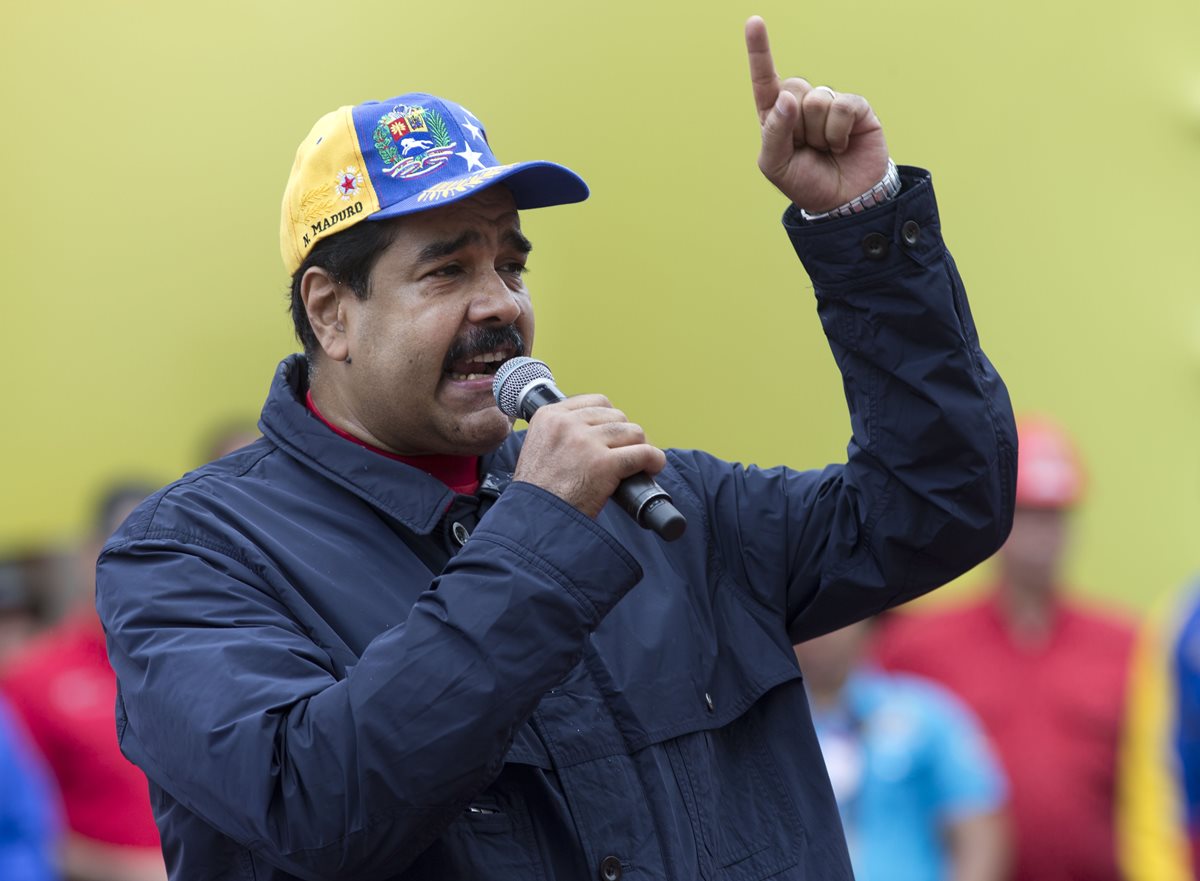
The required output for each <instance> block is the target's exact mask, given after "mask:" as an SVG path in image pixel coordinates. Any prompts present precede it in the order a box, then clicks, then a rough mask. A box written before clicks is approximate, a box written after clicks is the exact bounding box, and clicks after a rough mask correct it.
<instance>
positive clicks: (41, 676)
mask: <svg viewBox="0 0 1200 881" xmlns="http://www.w3.org/2000/svg"><path fill="white" fill-rule="evenodd" d="M1019 435H1020V452H1019V460H1018V474H1017V484H1016V486H1017V489H1016V493H1017V497H1016V503H1017V505H1016V517H1015V520H1014V524H1013V530H1012V534H1011V536H1010V538H1009V540H1008V542H1007V543H1006V544H1005V546H1004V547H1003V548H1002V549H1001V551H1000V552H999V554H998V555H997V557H996V559H995V560H994V561H993V562H992V563H991V564H990V569H989V572H990V576H991V579H990V582H989V584H988V585H987V586H986V588H984V589H983V590H975V591H968V593H969V598H968V599H965V600H964V599H959V598H950V599H948V600H947V599H939V600H935V601H934V602H923V603H921V604H919V608H916V609H912V610H909V609H902V610H900V611H899V612H892V613H888V614H887V615H885V616H882V617H880V618H876V619H872V620H869V621H864V622H860V623H858V624H855V625H852V626H850V627H848V628H845V629H843V630H840V631H837V632H835V633H831V634H828V635H826V636H823V637H820V638H818V639H814V640H811V641H809V642H806V643H803V644H801V645H798V646H796V658H797V661H798V663H799V665H800V667H801V670H802V671H803V673H804V676H805V682H806V684H807V687H808V693H809V700H810V705H811V710H812V714H813V719H814V722H815V725H816V730H817V733H818V736H819V739H820V742H821V748H822V752H823V754H824V757H825V762H826V767H827V770H828V773H829V776H830V780H831V782H832V784H833V788H834V793H835V796H836V798H837V801H838V806H839V809H840V811H841V814H842V821H843V826H844V828H845V832H846V837H847V841H848V843H849V846H850V852H851V857H852V860H853V862H854V867H855V873H856V877H857V878H858V881H1118V879H1125V881H1184V879H1193V878H1200V874H1198V872H1200V582H1198V583H1197V584H1196V585H1193V586H1191V587H1185V588H1183V589H1182V590H1181V591H1180V592H1179V593H1178V594H1176V595H1172V596H1171V597H1170V598H1169V599H1168V600H1167V601H1166V602H1163V603H1161V604H1160V605H1159V606H1158V607H1157V608H1155V609H1154V611H1153V612H1152V613H1151V614H1150V615H1148V616H1147V617H1146V619H1145V620H1144V621H1141V622H1139V621H1137V620H1135V618H1134V617H1133V616H1132V615H1131V614H1129V613H1127V612H1121V611H1117V610H1112V609H1102V608H1097V607H1096V605H1095V604H1093V603H1091V602H1089V601H1088V600H1086V599H1085V598H1084V597H1085V593H1086V592H1085V591H1083V590H1080V589H1077V588H1072V587H1070V586H1068V585H1067V584H1066V583H1064V580H1063V571H1064V561H1065V559H1066V554H1067V552H1068V549H1069V540H1070V533H1071V528H1072V515H1073V513H1074V512H1075V511H1076V510H1077V509H1078V507H1079V506H1080V505H1082V504H1085V503H1086V488H1087V487H1086V483H1087V481H1086V479H1085V471H1084V466H1083V463H1082V461H1081V458H1080V455H1079V453H1078V450H1077V447H1076V445H1075V443H1074V441H1073V439H1072V438H1071V437H1070V436H1069V435H1068V433H1067V432H1066V431H1064V429H1063V428H1062V427H1061V426H1059V425H1057V424H1056V423H1055V422H1053V421H1052V420H1049V419H1046V418H1025V419H1023V420H1022V421H1021V423H1020V425H1019ZM253 438H254V432H253V431H252V430H250V429H248V428H247V427H246V426H244V425H241V424H234V425H230V426H224V427H222V428H221V429H220V430H219V431H217V432H215V433H214V435H213V436H212V438H210V440H209V442H208V443H206V444H205V447H204V451H203V454H202V457H201V458H202V460H208V459H212V458H217V457H219V456H221V455H223V454H225V453H226V452H229V451H231V450H233V449H236V448H237V447H239V446H241V445H243V444H244V443H248V442H250V441H252V440H253ZM157 484H158V481H155V480H149V479H146V478H136V479H121V480H114V481H112V482H111V483H110V484H109V485H108V486H106V487H104V488H103V490H102V491H101V492H100V493H99V494H98V496H97V498H96V499H95V506H94V515H93V518H92V522H91V528H90V530H89V533H88V535H87V536H86V537H85V538H84V539H83V540H82V541H80V542H79V543H78V544H77V546H75V547H73V548H70V549H68V550H65V551H64V550H61V549H54V550H48V551H38V552H35V553H28V554H24V555H20V556H14V557H10V558H8V559H3V560H0V881H26V879H29V881H34V879H37V881H49V879H63V881H142V879H145V881H150V879H163V878H165V877H166V874H165V870H164V867H163V860H162V856H161V852H160V850H159V845H158V833H157V830H156V827H155V824H154V819H153V811H152V806H151V804H150V800H149V795H148V791H147V786H146V781H145V779H144V777H143V776H142V774H141V772H140V771H139V770H138V769H136V768H135V767H134V766H133V765H131V764H129V763H128V762H127V761H125V759H124V758H123V757H122V756H121V754H120V750H119V748H118V745H117V732H116V728H115V722H114V717H113V704H114V700H115V695H116V682H115V678H114V676H113V674H112V671H111V668H110V667H109V665H108V660H107V656H106V653H105V644H104V634H103V632H102V630H101V628H100V624H99V620H98V619H97V617H96V614H95V610H94V607H93V590H94V584H93V572H94V564H95V559H96V556H97V554H98V552H99V550H100V547H101V546H102V544H103V543H104V541H105V540H106V539H107V537H108V536H109V535H110V534H111V533H112V532H113V531H114V530H115V529H116V527H117V526H118V525H119V524H120V522H121V521H122V520H123V519H124V518H125V517H126V516H127V515H128V514H129V512H130V511H132V510H133V508H134V507H135V506H136V505H137V504H138V503H139V502H140V501H141V500H142V499H144V498H145V497H146V496H147V495H149V494H150V493H151V492H153V491H154V489H155V488H156V485H157ZM181 699H184V698H183V697H182V696H181Z"/></svg>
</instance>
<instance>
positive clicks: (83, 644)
mask: <svg viewBox="0 0 1200 881" xmlns="http://www.w3.org/2000/svg"><path fill="white" fill-rule="evenodd" d="M152 491H153V486H152V485H151V484H150V483H147V482H142V481H123V482H119V483H114V484H112V485H110V486H109V487H108V488H107V489H106V490H104V491H103V493H102V495H101V496H100V499H99V501H98V503H97V505H96V508H95V513H94V516H93V522H92V528H91V532H90V534H89V536H88V537H87V539H86V540H85V541H84V542H83V544H82V545H81V546H80V548H79V550H78V584H79V589H80V595H79V596H77V597H74V598H73V602H72V605H71V608H70V611H69V612H68V614H67V615H66V617H64V618H63V620H62V621H61V622H59V623H58V624H57V625H55V626H54V627H53V628H51V629H50V630H47V631H46V632H44V633H42V634H39V635H38V636H37V637H35V638H34V639H33V640H31V641H30V642H29V643H28V644H27V645H26V646H24V647H23V648H22V649H21V650H20V651H18V652H17V653H16V654H14V655H13V656H12V657H11V658H10V659H9V662H8V663H7V664H6V665H5V666H4V667H3V669H0V692H3V694H4V695H6V696H7V698H8V699H9V701H10V702H11V704H12V706H13V709H14V710H15V711H16V712H17V714H18V715H19V716H20V717H21V718H22V720H23V721H24V723H25V725H26V727H27V728H28V730H29V732H30V734H31V735H32V738H33V741H34V743H35V744H36V746H37V748H38V749H39V751H40V752H41V754H42V755H43V756H44V757H45V760H46V762H47V764H48V765H49V767H50V770H51V771H52V773H53V776H54V778H55V780H56V781H57V784H58V789H59V791H60V792H61V795H62V803H63V810H64V813H65V815H66V824H67V835H66V840H65V843H64V847H63V866H64V872H65V875H66V878H67V879H68V881H157V879H163V878H165V877H166V869H165V867H164V864H163V859H162V853H161V850H160V847H159V838H158V830H157V828H156V827H155V825H154V818H153V814H152V813H151V810H150V795H149V789H148V785H147V783H146V778H145V775H143V774H142V772H141V771H140V770H138V768H137V767H135V766H134V765H132V764H130V763H129V762H128V761H127V760H126V759H125V757H124V756H122V755H121V752H120V749H119V748H118V746H117V736H116V730H115V726H114V722H113V705H114V703H115V702H116V696H117V684H116V678H115V675H114V674H113V671H112V668H111V667H110V666H109V663H108V657H107V655H106V654H105V644H104V633H103V631H102V629H101V627H100V620H99V618H98V617H97V615H96V610H95V606H94V583H95V582H94V573H95V564H96V557H97V555H98V554H99V552H100V548H101V546H102V545H103V544H104V542H105V540H106V539H107V538H108V536H109V535H111V534H112V532H113V531H114V530H116V528H117V527H118V526H119V525H120V524H121V521H123V520H124V519H125V518H126V516H128V515H129V513H130V512H131V511H132V510H133V509H134V508H135V507H136V506H137V505H138V503H139V502H141V501H142V500H143V499H144V498H145V497H146V496H147V495H149V494H150V493H151V492H152ZM0 877H2V876H0Z"/></svg>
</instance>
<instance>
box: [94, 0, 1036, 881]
mask: <svg viewBox="0 0 1200 881" xmlns="http://www.w3.org/2000/svg"><path fill="white" fill-rule="evenodd" d="M747 42H748V47H749V50H750V61H751V74H752V80H753V84H754V95H755V99H756V104H757V108H758V114H759V121H760V124H761V129H762V133H763V148H762V152H761V154H760V157H759V163H760V166H761V168H762V169H764V171H765V173H766V174H767V176H768V178H769V179H770V180H772V181H773V182H775V183H776V184H777V185H778V186H779V187H780V189H781V190H782V191H783V192H784V193H785V194H786V195H787V196H788V197H789V198H790V199H791V201H792V203H793V205H792V207H791V208H789V209H788V213H787V215H786V220H785V224H786V226H787V229H788V230H789V233H790V235H791V236H792V237H793V241H794V242H795V244H796V247H797V249H798V251H799V252H800V253H801V255H802V257H803V258H804V259H805V260H806V261H807V265H808V268H809V271H810V274H811V275H812V276H813V277H814V280H815V282H816V284H817V291H818V299H819V302H820V305H819V309H820V311H821V314H822V316H823V321H824V323H825V326H826V327H827V328H829V333H830V335H831V338H832V341H833V343H832V344H833V347H834V351H835V355H836V356H837V357H838V359H839V362H840V363H841V365H842V368H843V370H845V371H846V373H847V387H848V388H849V389H850V390H851V397H852V403H851V407H852V411H853V414H852V421H853V423H854V427H855V439H854V442H853V444H852V446H851V452H850V461H849V463H848V464H847V465H845V466H839V467H831V468H829V469H827V470H825V471H823V472H794V471H789V470H786V469H776V470H772V471H761V470H758V469H743V468H741V467H739V466H732V465H729V464H727V463H723V462H719V461H717V460H716V459H713V458H712V457H709V456H706V455H704V454H702V453H699V452H694V451H693V452H680V451H672V452H670V453H668V454H664V453H663V452H662V451H660V450H658V449H656V448H655V447H653V446H651V445H649V444H648V443H647V442H646V440H645V436H644V434H643V432H642V431H641V429H640V428H639V427H638V426H637V425H635V424H633V423H631V422H629V421H628V420H627V419H626V418H625V416H624V414H622V413H621V412H619V411H618V410H616V409H614V408H613V407H612V406H611V405H610V404H609V403H608V401H607V400H606V399H604V398H603V397H601V396H599V395H583V396H580V397H575V398H571V399H569V400H567V401H564V402H562V403H558V404H554V405H551V406H546V407H543V408H542V409H541V410H539V411H538V413H537V414H536V415H535V416H534V417H533V418H532V420H531V422H530V427H529V429H528V432H527V433H521V434H513V433H512V431H511V424H510V422H509V420H508V419H507V418H506V417H505V416H503V415H502V414H501V413H500V412H499V410H498V409H497V408H496V406H495V405H494V403H493V401H492V398H491V391H490V384H491V379H492V374H493V372H494V371H495V369H496V368H497V366H498V364H499V363H500V362H501V361H503V360H504V359H507V358H509V357H511V356H513V355H518V354H522V353H524V352H527V351H529V348H530V346H531V344H532V342H533V332H534V323H533V312H532V305H531V301H530V297H529V293H528V291H527V290H526V287H525V284H524V281H523V279H522V273H523V269H524V266H525V262H526V259H527V256H528V252H529V243H528V241H527V240H526V238H525V236H524V235H523V234H522V232H521V228H520V223H519V216H518V214H517V209H521V208H531V207H538V206H543V205H550V204H555V203H560V202H566V201H573V200H579V199H582V198H583V197H584V196H586V194H587V190H586V187H584V186H583V184H582V182H581V181H580V180H579V178H578V177H577V176H575V175H574V173H573V172H570V171H567V170H566V169H564V168H562V167H561V166H555V165H551V164H549V163H518V164H515V165H507V166H501V165H499V164H498V163H497V162H496V160H495V157H494V156H493V155H492V152H491V147H490V146H489V144H488V142H487V138H486V133H485V130H484V126H483V123H482V122H480V121H479V120H478V118H477V117H475V116H473V115H472V114H470V113H469V112H468V111H466V110H465V109H464V108H462V107H459V106H458V105H456V104H453V103H451V102H449V101H445V100H443V99H439V98H435V97H433V96H430V95H405V96H401V97H400V98H396V99H394V100H392V101H389V102H387V103H385V104H366V105H359V106H357V107H346V108H342V109H341V110H339V111H336V112H334V113H332V114H329V115H327V116H326V117H324V118H323V119H322V120H320V121H319V122H318V123H317V126H316V127H315V128H314V130H313V132H312V133H311V134H310V136H309V137H308V138H307V139H306V140H305V141H304V143H303V144H302V145H301V147H300V150H299V151H298V154H297V158H296V162H295V165H294V166H293V172H292V177H291V179H290V181H289V185H288V190H287V193H286V195H285V202H284V211H283V224H282V230H283V235H282V239H283V251H284V259H285V263H286V264H287V266H288V269H289V271H291V272H292V273H293V295H294V299H293V305H294V308H293V315H294V317H295V318H296V319H297V329H298V332H299V334H300V336H301V339H302V341H303V342H304V343H305V349H306V356H305V357H304V358H300V357H292V358H289V359H288V360H286V361H285V362H284V363H283V364H282V365H281V367H280V371H279V373H278V374H277V376H276V380H275V384H274V386H273V388H272V391H271V393H270V397H269V398H268V400H267V403H266V405H265V407H264V410H263V416H262V420H261V422H260V427H261V428H262V430H263V435H264V438H263V440H261V441H258V442H257V443H255V444H254V445H252V446H250V447H248V448H247V449H245V450H243V451H241V452H239V453H236V454H234V455H233V456H231V457H227V458H225V459H224V460H222V461H221V462H220V463H216V464H213V465H210V466H208V467H206V468H203V469H201V470H200V471H198V472H196V473H194V474H192V475H190V476H188V477H186V478H185V479H184V480H182V481H181V482H180V483H178V484H176V485H174V486H173V487H170V488H168V489H166V490H164V491H163V492H162V493H161V494H159V495H157V496H156V497H155V498H154V499H152V500H151V501H150V502H149V503H148V504H146V505H145V506H143V507H142V509H141V510H140V511H139V512H137V513H135V514H134V515H133V517H131V518H130V520H129V521H128V522H127V523H126V525H125V527H124V529H123V530H122V531H121V533H120V534H119V535H117V536H115V537H114V539H113V541H112V542H111V543H110V544H109V545H108V547H107V549H106V551H105V553H104V555H103V557H102V559H101V562H100V568H99V578H100V594H99V600H98V602H99V608H100V611H101V615H102V617H103V619H104V621H105V623H106V626H107V628H108V631H109V633H110V655H111V657H112V660H113V663H114V665H115V666H116V668H117V670H118V677H119V679H120V682H121V700H120V701H119V703H118V709H117V716H118V719H117V724H118V730H119V731H120V733H121V740H122V744H123V746H124V749H125V752H126V754H127V755H128V756H129V757H130V758H131V759H132V760H133V761H134V762H136V763H137V764H138V765H139V766H140V767H142V768H143V769H144V770H145V771H146V774H147V776H148V777H149V778H150V780H151V785H152V790H153V793H154V799H155V803H156V811H157V815H158V819H159V823H160V828H161V830H162V832H163V843H164V851H165V853H166V856H167V862H168V866H169V869H170V872H171V874H172V876H173V877H177V878H189V879H191V878H247V877H254V878H258V879H283V878H309V879H316V878H321V879H327V878H354V879H365V878H404V879H455V878H477V877H482V876H485V875H486V876H487V877H490V878H513V879H516V878H521V879H527V878H562V879H567V878H591V877H599V878H601V879H605V881H615V879H618V878H621V877H622V876H623V875H624V874H625V873H629V875H630V876H631V877H638V878H643V879H652V878H653V879H667V878H671V879H682V878H707V877H715V876H718V875H720V876H722V877H728V878H747V879H749V878H764V877H767V876H772V877H776V878H780V879H785V878H801V877H807V878H815V877H821V878H829V879H849V878H850V877H851V872H850V866H849V860H848V858H847V854H846V850H845V844H844V842H843V840H842V834H841V830H840V828H839V825H838V821H837V809H836V805H835V804H834V801H833V796H832V793H831V792H830V789H829V783H828V780H827V778H826V776H825V774H824V772H823V770H822V769H821V758H820V754H819V749H818V746H817V742H816V738H815V736H814V734H813V731H812V725H811V721H810V719H809V716H808V709H807V701H806V700H805V698H804V692H803V686H802V683H801V681H800V676H799V672H798V670H797V668H796V664H795V659H794V655H793V653H792V648H791V647H792V643H793V642H795V641H797V640H801V639H805V638H808V637H810V636H814V635H817V634H819V633H821V632H824V631H828V630H832V629H834V628H836V627H839V626H842V625H844V624H846V623H849V622H850V621H853V620H855V619H857V618H861V617H863V616H866V615H869V614H872V613H874V612H876V611H878V610H879V609H881V608H883V607H886V606H889V605H892V604H894V603H897V602H901V601H902V600H904V599H906V598H908V597H911V596H914V595H916V594H918V593H921V592H924V591H926V590H928V589H930V588H932V587H933V586H934V585H935V584H937V583H939V582H942V581H944V580H945V579H947V578H948V577H950V576H952V575H953V574H954V573H957V572H959V571H961V570H962V569H963V568H965V567H967V566H970V565H971V564H973V563H974V562H976V561H977V560H979V559H981V558H983V557H985V556H987V555H988V554H989V553H991V552H992V551H993V550H994V549H995V547H997V546H998V545H999V543H1000V542H1001V541H1002V540H1003V536H1004V535H1005V534H1006V532H1007V528H1008V521H1009V517H1010V515H1011V512H1010V510H1009V505H1008V501H1009V499H1010V498H1011V486H1010V485H1009V481H1008V479H1007V477H1008V476H1009V475H1011V474H1012V473H1013V469H1014V461H1013V447H1014V444H1015V438H1014V436H1013V433H1012V426H1011V421H1010V420H1011V414H1010V410H1009V405H1008V401H1007V397H1006V393H1005V391H1004V388H1003V385H1002V383H1001V382H1000V380H999V378H998V377H997V375H996V373H995V372H994V370H993V369H992V367H991V365H990V364H989V363H988V361H987V360H986V358H985V357H984V356H983V354H982V352H981V351H980V350H979V348H978V344H977V340H976V336H975V332H974V328H973V325H972V323H971V319H970V314H969V312H968V310H967V308H966V302H965V300H964V298H963V295H962V291H961V287H960V284H959V282H958V277H957V275H956V274H955V271H954V269H953V264H952V263H951V261H950V259H949V257H948V256H947V255H946V253H945V250H944V246H943V244H942V242H941V239H940V236H939V227H938V223H937V215H936V209H935V206H934V201H933V197H932V190H931V185H930V182H929V179H928V177H927V175H926V174H925V173H923V172H920V171H918V170H911V171H906V172H905V173H904V174H903V183H902V185H900V181H899V180H898V176H897V175H895V174H894V173H893V172H892V170H891V166H890V165H889V160H888V154H887V146H886V143H885V141H884V138H883V132H882V129H881V127H880V124H879V121H878V119H877V118H876V117H875V114H874V113H873V112H872V111H871V109H870V107H869V106H868V105H867V103H866V101H865V100H864V99H862V98H860V97H858V96H854V95H845V94H838V93H835V92H834V91H833V90H832V89H829V88H816V89H814V88H812V87H811V86H810V85H809V84H808V83H807V82H805V81H803V80H782V79H780V78H779V77H778V76H777V75H776V73H775V69H774V66H773V63H772V61H771V56H770V51H769V49H768V46H767V37H766V30H765V26H764V25H763V23H762V21H761V20H759V19H752V20H751V21H750V22H749V23H748V25H747ZM406 138H412V139H414V140H420V141H431V142H432V146H429V147H421V146H420V145H418V146H417V147H415V148H413V147H412V145H411V144H409V145H407V146H404V145H403V142H404V139H406ZM410 148H411V149H410ZM335 188H336V189H335ZM343 195H345V196H347V199H346V200H344V201H343V200H342V196H343ZM843 206H845V207H844V208H843ZM832 209H840V211H839V213H841V212H844V213H845V214H846V215H847V216H846V217H844V218H841V219H838V218H836V217H835V218H830V217H818V218H815V219H812V220H808V219H806V218H805V217H803V216H802V215H801V210H804V211H807V212H811V213H815V214H818V215H821V214H825V213H826V212H829V211H830V210H832ZM393 216H395V217H398V219H395V220H394V219H391V218H393ZM864 280H865V281H864ZM641 471H648V472H651V473H657V474H658V480H659V482H660V483H661V484H662V486H663V487H664V488H665V489H666V490H667V491H668V492H670V494H671V495H672V496H673V497H674V500H675V503H676V505H677V506H678V507H679V508H680V510H681V511H682V512H683V514H684V515H685V516H686V517H687V518H688V521H689V526H688V529H687V532H686V534H685V535H684V536H683V537H682V539H681V540H679V541H677V542H674V543H670V544H667V543H664V542H663V541H661V540H660V539H659V538H658V537H657V536H655V535H654V534H651V533H647V532H644V531H643V530H641V529H640V528H639V527H638V526H637V525H636V524H634V523H633V521H632V520H630V519H629V518H627V517H626V516H625V514H624V513H623V512H622V511H621V510H619V509H617V508H615V507H614V506H611V505H608V504H607V500H608V499H609V497H610V496H611V495H612V493H613V491H614V490H615V489H616V487H617V485H618V483H619V481H620V480H621V479H623V478H625V477H626V476H629V475H632V474H636V473H638V472H641ZM635 585H636V587H635Z"/></svg>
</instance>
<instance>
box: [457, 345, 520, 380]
mask: <svg viewBox="0 0 1200 881" xmlns="http://www.w3.org/2000/svg"><path fill="white" fill-rule="evenodd" d="M516 354H517V352H516V351H515V350H513V349H497V350H495V351H492V352H483V353H481V354H478V355H471V356H470V357H469V358H463V359H460V360H458V361H454V362H452V363H451V364H450V366H449V367H447V368H446V375H447V376H449V377H450V378H451V379H452V380H454V381H455V382H468V381H470V380H472V379H491V378H492V377H493V376H494V375H495V374H496V371H497V370H499V369H500V365H501V364H503V363H504V362H505V361H507V360H508V359H509V358H512V357H514V356H515V355H516Z"/></svg>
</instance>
